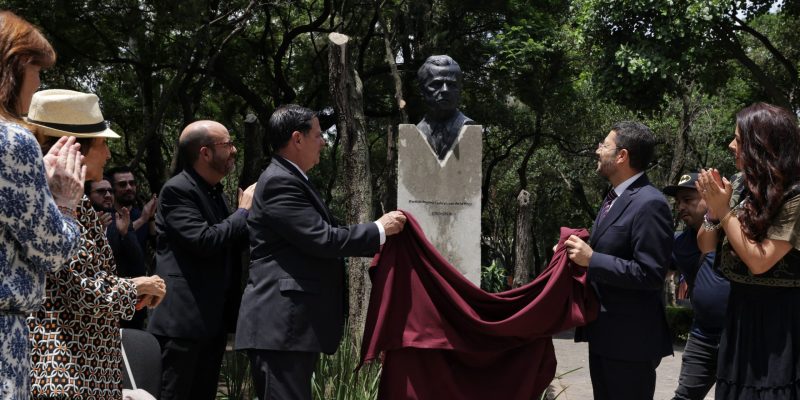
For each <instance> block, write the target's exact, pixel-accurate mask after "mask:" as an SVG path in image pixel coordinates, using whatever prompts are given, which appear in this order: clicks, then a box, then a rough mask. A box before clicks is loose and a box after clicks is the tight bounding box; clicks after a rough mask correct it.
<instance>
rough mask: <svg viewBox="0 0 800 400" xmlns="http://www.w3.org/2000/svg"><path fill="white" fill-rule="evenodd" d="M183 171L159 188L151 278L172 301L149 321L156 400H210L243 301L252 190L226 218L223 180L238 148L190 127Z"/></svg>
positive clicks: (183, 141)
mask: <svg viewBox="0 0 800 400" xmlns="http://www.w3.org/2000/svg"><path fill="white" fill-rule="evenodd" d="M178 152H179V156H178V158H179V160H181V161H182V162H183V165H182V166H183V171H181V172H180V173H178V174H176V175H175V176H174V177H172V179H170V180H169V181H167V183H166V184H165V185H164V187H163V188H162V189H161V195H160V196H159V199H158V200H159V204H158V212H157V214H156V229H157V232H158V237H157V249H156V271H157V273H158V275H159V276H163V277H164V279H165V280H166V282H167V289H168V291H169V295H168V296H166V297H165V298H164V301H163V302H162V303H161V305H159V306H158V307H156V308H155V310H154V311H153V312H152V315H151V316H150V322H149V325H148V330H149V331H150V332H151V333H153V334H154V335H156V338H157V339H158V341H159V343H160V344H161V358H162V371H163V372H162V390H161V397H160V398H161V400H169V399H191V400H204V399H209V400H210V399H214V398H215V397H216V392H217V381H218V380H219V370H220V366H221V363H222V355H223V353H224V351H225V345H226V343H227V333H228V332H229V331H232V330H233V329H232V328H233V327H234V324H235V321H236V312H237V310H238V305H239V299H240V295H241V259H240V256H241V252H242V250H243V248H242V246H241V244H242V243H246V242H247V222H246V220H247V212H248V210H249V209H250V205H251V203H252V196H253V192H254V190H255V185H252V186H250V187H249V188H247V190H245V191H244V192H242V191H240V192H239V209H238V210H236V211H235V212H234V213H233V214H231V213H230V211H229V209H228V205H227V204H226V201H225V196H224V193H223V190H222V189H223V188H222V184H221V183H220V181H221V180H222V178H224V177H225V176H226V175H227V174H229V173H230V172H231V171H233V168H234V162H235V157H236V147H235V146H234V145H233V142H231V137H230V135H229V134H228V130H227V129H225V127H224V126H222V125H221V124H219V123H217V122H214V121H197V122H193V123H191V124H189V125H188V126H187V127H186V128H185V129H184V130H183V132H182V133H181V136H180V139H179V142H178Z"/></svg>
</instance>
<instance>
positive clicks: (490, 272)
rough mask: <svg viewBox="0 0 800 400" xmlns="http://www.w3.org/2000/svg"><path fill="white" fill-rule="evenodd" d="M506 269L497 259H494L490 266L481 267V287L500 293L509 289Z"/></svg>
mask: <svg viewBox="0 0 800 400" xmlns="http://www.w3.org/2000/svg"><path fill="white" fill-rule="evenodd" d="M506 275H507V274H506V269H505V268H504V267H503V266H502V265H500V264H499V263H498V262H497V261H492V263H491V264H489V265H488V266H486V265H484V266H482V267H481V289H483V290H485V291H487V292H490V293H498V292H502V291H504V290H507V289H508V279H507V278H506Z"/></svg>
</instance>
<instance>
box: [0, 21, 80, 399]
mask: <svg viewBox="0 0 800 400" xmlns="http://www.w3.org/2000/svg"><path fill="white" fill-rule="evenodd" d="M55 59H56V55H55V52H53V48H52V47H51V46H50V43H48V42H47V40H45V38H44V37H43V36H42V34H41V33H39V31H37V30H36V28H34V27H33V26H32V25H31V24H29V23H28V22H26V21H25V20H23V19H21V18H19V17H17V16H16V15H14V14H13V13H11V12H8V11H3V12H0V399H25V398H28V396H30V353H29V351H28V346H27V340H28V325H27V324H26V323H25V318H26V317H27V315H28V314H29V313H30V312H31V311H33V310H36V309H37V308H38V307H39V305H40V304H41V302H42V298H43V297H44V287H45V274H47V273H48V272H53V271H56V270H58V269H59V268H61V267H63V265H64V263H65V262H66V261H67V260H69V259H70V258H71V257H72V256H73V255H74V254H75V252H76V250H77V248H78V236H79V235H80V231H79V229H78V225H77V223H76V222H75V220H74V213H75V206H76V205H77V203H78V201H79V200H80V197H81V195H82V192H83V190H82V187H83V172H82V167H81V163H80V161H81V160H80V153H78V145H77V144H75V139H67V138H63V139H61V140H59V141H58V142H56V144H55V145H54V146H52V147H51V151H50V152H49V153H48V154H47V156H45V157H44V161H45V162H44V165H43V164H42V153H41V150H40V149H39V146H38V145H37V144H36V140H35V139H34V137H33V135H31V133H30V131H28V128H27V127H26V125H25V123H24V121H23V120H22V115H25V113H27V112H28V106H29V105H30V103H31V96H33V93H34V92H35V91H36V90H37V89H38V88H39V71H40V70H41V69H42V68H47V67H50V66H52V65H53V64H54V63H55Z"/></svg>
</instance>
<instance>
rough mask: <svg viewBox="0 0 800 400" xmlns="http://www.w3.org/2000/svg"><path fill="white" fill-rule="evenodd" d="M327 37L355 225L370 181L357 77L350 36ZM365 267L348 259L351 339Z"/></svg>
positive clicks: (365, 295) (366, 214)
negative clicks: (350, 46) (352, 58)
mask: <svg viewBox="0 0 800 400" xmlns="http://www.w3.org/2000/svg"><path fill="white" fill-rule="evenodd" d="M328 39H329V40H330V42H331V46H330V48H329V58H328V62H329V67H330V69H329V71H330V72H329V74H330V75H329V77H328V78H329V80H330V92H331V98H332V99H333V100H334V108H335V109H336V115H337V124H336V130H337V132H338V134H339V137H340V140H341V148H342V161H343V166H342V167H343V179H342V182H344V185H345V186H344V190H345V196H344V197H345V199H346V200H345V201H346V204H345V210H347V217H346V218H347V223H348V224H357V223H361V222H367V221H371V220H372V213H371V209H372V207H371V205H372V185H371V182H372V180H371V176H370V169H369V143H368V142H367V138H366V124H365V120H364V100H363V97H362V92H361V90H362V86H361V79H360V78H359V77H358V73H357V72H356V71H355V68H354V65H353V62H352V60H351V57H350V52H349V51H348V47H347V45H348V42H349V40H350V38H349V37H347V36H346V35H342V34H339V33H335V32H334V33H331V34H330V35H328ZM367 268H369V259H367V258H351V259H350V262H349V268H348V274H347V275H348V283H349V298H350V310H349V317H350V318H349V320H350V337H351V339H352V340H353V341H356V340H359V339H360V338H361V334H362V332H363V331H364V323H365V320H366V314H367V305H368V302H369V293H370V289H371V285H370V282H369V277H368V276H367Z"/></svg>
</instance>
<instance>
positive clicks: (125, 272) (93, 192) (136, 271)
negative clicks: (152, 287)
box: [84, 179, 147, 329]
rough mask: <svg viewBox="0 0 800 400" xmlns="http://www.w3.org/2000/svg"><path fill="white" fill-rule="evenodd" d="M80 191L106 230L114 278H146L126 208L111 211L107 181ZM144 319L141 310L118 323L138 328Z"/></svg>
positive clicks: (110, 193)
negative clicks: (113, 265)
mask: <svg viewBox="0 0 800 400" xmlns="http://www.w3.org/2000/svg"><path fill="white" fill-rule="evenodd" d="M84 192H85V193H86V196H88V197H89V200H90V201H91V202H92V207H93V208H94V209H95V210H96V211H97V212H98V215H99V216H100V220H101V221H102V223H103V226H104V227H105V228H106V237H108V244H109V246H111V251H112V252H113V253H114V260H115V261H116V264H117V275H119V276H121V277H124V278H135V277H137V276H145V275H147V271H146V270H145V261H144V260H145V257H144V251H143V250H142V247H141V245H140V244H139V240H137V238H136V235H135V234H134V231H133V229H130V223H131V209H130V207H120V208H119V209H115V208H114V194H113V193H114V189H113V188H112V187H111V182H110V181H109V180H108V179H101V180H99V181H86V184H85V185H84ZM146 317H147V311H146V310H145V309H141V310H137V311H136V313H135V314H134V315H133V318H132V319H131V320H124V319H122V320H120V321H119V322H120V327H122V328H134V329H142V328H143V327H144V320H145V318H146Z"/></svg>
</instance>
